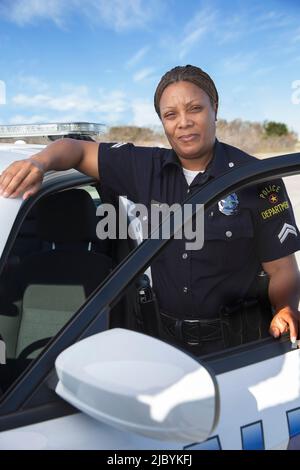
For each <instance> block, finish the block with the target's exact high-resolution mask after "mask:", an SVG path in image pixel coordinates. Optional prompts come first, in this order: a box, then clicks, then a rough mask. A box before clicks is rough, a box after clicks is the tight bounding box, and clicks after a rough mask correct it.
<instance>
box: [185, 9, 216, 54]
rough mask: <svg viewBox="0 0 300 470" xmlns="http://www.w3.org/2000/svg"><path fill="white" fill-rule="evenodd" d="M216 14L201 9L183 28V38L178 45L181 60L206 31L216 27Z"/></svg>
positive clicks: (212, 11) (213, 11) (209, 10)
mask: <svg viewBox="0 0 300 470" xmlns="http://www.w3.org/2000/svg"><path fill="white" fill-rule="evenodd" d="M216 20H217V12H216V11H215V10H212V9H208V8H205V9H202V10H201V11H199V12H198V13H197V14H196V16H195V17H194V18H193V19H192V20H191V21H189V22H188V23H187V24H186V26H185V28H184V36H183V39H182V40H181V42H180V44H179V57H180V59H183V58H184V57H185V56H186V55H187V53H188V52H189V51H190V49H191V48H192V47H193V46H194V45H195V44H196V43H197V42H199V40H200V38H202V37H203V36H204V35H205V34H206V33H207V32H208V31H210V30H212V31H213V30H214V29H215V26H216Z"/></svg>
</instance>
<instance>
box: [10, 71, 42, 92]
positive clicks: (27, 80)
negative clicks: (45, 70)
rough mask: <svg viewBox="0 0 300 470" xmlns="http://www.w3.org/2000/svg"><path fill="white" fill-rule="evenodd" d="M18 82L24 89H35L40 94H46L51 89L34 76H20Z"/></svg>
mask: <svg viewBox="0 0 300 470" xmlns="http://www.w3.org/2000/svg"><path fill="white" fill-rule="evenodd" d="M18 80H19V83H20V85H21V87H22V88H29V89H34V90H35V91H36V92H39V93H41V92H45V91H46V90H48V89H49V85H48V84H47V83H45V82H44V81H43V80H41V79H40V78H39V77H35V76H33V75H23V74H20V75H19V77H18Z"/></svg>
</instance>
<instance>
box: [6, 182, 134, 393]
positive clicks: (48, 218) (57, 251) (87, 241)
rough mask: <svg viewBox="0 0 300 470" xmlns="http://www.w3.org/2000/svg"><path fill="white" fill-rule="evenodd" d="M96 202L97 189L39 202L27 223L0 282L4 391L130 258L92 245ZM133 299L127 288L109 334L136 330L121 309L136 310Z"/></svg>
mask: <svg viewBox="0 0 300 470" xmlns="http://www.w3.org/2000/svg"><path fill="white" fill-rule="evenodd" d="M100 203H101V200H100V195H99V192H98V190H97V188H96V186H95V185H94V186H93V185H90V186H85V187H79V188H72V189H68V190H64V191H60V192H57V193H55V194H52V195H50V196H47V197H45V198H44V199H41V200H40V202H38V203H37V204H36V206H34V208H33V209H32V210H31V211H30V213H29V214H28V215H27V217H26V219H25V220H24V222H23V224H22V227H21V229H20V232H19V234H18V236H17V238H16V240H15V243H14V246H13V248H12V250H11V253H10V256H9V258H8V261H7V263H6V265H5V267H4V270H3V272H2V274H1V276H0V332H1V335H2V338H3V340H4V341H5V343H6V365H4V366H3V365H2V366H1V378H0V388H1V390H2V392H3V391H5V390H6V389H7V388H8V387H9V386H10V385H11V384H12V383H13V382H14V381H15V380H16V379H17V378H18V377H19V375H20V374H21V372H22V371H23V370H24V369H25V368H26V367H27V366H28V364H29V363H30V362H31V361H32V360H33V359H34V358H35V357H37V355H38V354H39V353H40V352H41V351H42V350H43V348H44V347H45V346H46V344H47V343H48V342H49V340H50V339H51V338H52V337H53V336H54V335H55V334H56V333H57V332H58V331H60V330H61V328H62V327H63V326H64V325H65V324H66V323H67V322H68V321H69V320H70V319H71V318H72V316H73V315H74V313H75V312H76V311H77V310H78V309H79V307H80V306H81V305H82V304H83V303H84V302H85V301H86V299H87V298H88V297H89V295H90V294H91V293H92V292H93V291H94V290H95V289H96V288H97V287H98V286H99V285H100V284H101V283H102V282H103V281H104V280H105V278H106V277H107V276H108V274H109V273H110V272H111V270H112V269H113V267H114V266H116V264H118V262H119V261H120V259H121V258H122V257H124V256H126V255H127V254H128V250H129V247H128V242H127V241H124V243H121V244H120V245H119V246H118V247H117V248H116V247H112V244H111V242H109V241H108V240H99V239H98V238H97V236H96V224H97V222H98V220H99V218H98V217H97V216H96V210H95V209H96V207H97V206H98V205H99V204H100ZM125 242H126V243H125ZM130 249H132V246H131V248H130ZM134 299H135V291H134V290H133V291H132V292H131V291H130V289H129V290H128V292H127V294H126V295H125V296H124V297H123V298H122V299H121V300H120V301H119V303H118V305H117V306H116V307H115V308H114V309H112V312H111V316H110V327H112V326H119V325H120V324H122V325H123V326H124V325H126V326H127V327H129V328H130V327H133V325H132V324H130V321H126V318H127V319H129V318H132V315H130V314H128V309H127V308H126V306H129V305H130V306H131V308H134V307H133V305H134ZM131 323H132V322H131Z"/></svg>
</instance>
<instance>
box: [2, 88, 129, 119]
mask: <svg viewBox="0 0 300 470" xmlns="http://www.w3.org/2000/svg"><path fill="white" fill-rule="evenodd" d="M125 96H126V95H125V93H124V92H123V91H122V90H113V91H107V90H98V92H92V91H90V90H89V89H88V87H86V86H85V85H82V86H72V85H70V84H64V85H61V87H60V91H59V92H57V90H56V92H55V93H51V92H48V93H36V94H26V93H19V94H17V95H15V96H13V98H12V100H11V101H12V104H13V105H14V107H15V108H18V109H20V110H23V109H24V110H26V113H27V111H28V110H32V111H33V112H34V113H35V114H34V116H33V117H32V119H34V120H38V121H40V120H41V118H40V114H41V113H42V114H41V115H42V116H43V113H44V112H46V116H45V121H46V122H51V121H52V122H53V121H55V122H56V121H66V120H67V121H81V120H95V121H96V122H104V123H108V122H118V121H119V120H120V118H121V116H122V113H124V112H125V111H126V110H127V109H128V104H127V101H126V99H125ZM36 116H38V119H37V117H36ZM19 117H22V115H21V114H18V115H17V118H19ZM13 119H16V117H14V118H13ZM24 120H25V121H27V120H28V119H27V117H26V116H25V117H24ZM15 122H17V120H16V121H15Z"/></svg>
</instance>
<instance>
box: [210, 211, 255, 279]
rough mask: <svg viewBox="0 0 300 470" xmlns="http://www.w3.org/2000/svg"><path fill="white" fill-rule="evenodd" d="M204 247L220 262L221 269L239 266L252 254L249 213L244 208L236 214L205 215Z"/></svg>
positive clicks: (250, 218)
mask: <svg viewBox="0 0 300 470" xmlns="http://www.w3.org/2000/svg"><path fill="white" fill-rule="evenodd" d="M204 249H207V250H208V251H211V253H212V256H213V258H214V259H215V260H216V261H217V262H218V263H222V269H224V270H227V269H228V270H232V269H238V268H239V267H240V268H241V267H242V266H243V264H244V262H246V261H247V259H249V256H253V251H254V227H253V222H252V217H251V213H250V211H249V210H247V209H244V210H241V211H240V212H238V213H237V214H236V215H224V214H222V213H221V212H218V213H216V214H215V215H214V216H212V217H211V216H210V213H208V214H206V215H205V224H204Z"/></svg>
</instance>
